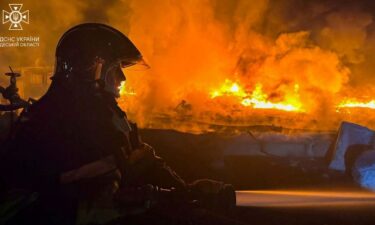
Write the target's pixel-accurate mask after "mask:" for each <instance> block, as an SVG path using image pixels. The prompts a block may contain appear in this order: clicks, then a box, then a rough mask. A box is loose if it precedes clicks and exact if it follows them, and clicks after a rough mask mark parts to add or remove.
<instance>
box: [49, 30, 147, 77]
mask: <svg viewBox="0 0 375 225" xmlns="http://www.w3.org/2000/svg"><path fill="white" fill-rule="evenodd" d="M97 60H101V61H102V62H103V67H102V68H101V71H100V74H99V76H97V77H96V78H95V77H94V76H93V74H92V73H91V72H92V68H93V65H94V64H95V62H97ZM135 64H143V65H146V66H147V64H145V63H144V61H143V58H142V55H141V53H140V52H139V50H138V49H137V47H135V45H134V44H133V43H132V42H131V41H130V40H129V38H127V37H126V36H125V35H124V34H123V33H121V32H120V31H118V30H116V29H114V28H113V27H110V26H108V25H105V24H100V23H84V24H80V25H77V26H75V27H73V28H71V29H69V30H68V31H67V32H65V33H64V35H63V36H62V37H61V38H60V41H59V43H58V45H57V48H56V68H55V75H54V76H53V79H58V80H61V79H62V80H65V79H68V78H71V77H72V78H78V80H83V81H87V80H89V81H90V80H91V81H92V80H95V79H101V80H102V81H104V82H106V80H111V79H109V78H108V77H106V76H107V74H109V73H113V71H116V70H117V71H118V70H121V67H122V68H124V67H128V66H132V65H135ZM118 65H119V67H118V68H116V67H117V66H118Z"/></svg>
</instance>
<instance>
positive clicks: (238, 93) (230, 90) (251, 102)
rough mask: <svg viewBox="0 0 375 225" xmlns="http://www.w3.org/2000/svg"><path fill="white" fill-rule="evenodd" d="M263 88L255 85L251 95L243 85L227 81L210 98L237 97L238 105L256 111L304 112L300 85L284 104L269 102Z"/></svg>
mask: <svg viewBox="0 0 375 225" xmlns="http://www.w3.org/2000/svg"><path fill="white" fill-rule="evenodd" d="M262 88H263V87H262V84H260V83H258V84H256V85H255V89H254V90H253V91H252V92H251V93H248V92H246V91H245V90H244V88H243V86H242V85H240V84H238V83H236V82H232V81H230V80H228V79H227V80H225V82H224V84H223V85H222V86H221V87H220V88H218V89H216V90H213V91H211V93H210V96H211V98H212V99H214V98H216V97H220V96H233V97H237V99H238V103H240V104H242V105H243V106H245V107H252V108H254V109H277V110H284V111H294V112H303V111H304V110H303V107H302V103H301V102H300V99H299V95H298V91H299V85H298V84H295V85H294V92H295V95H294V96H290V97H289V98H284V100H283V101H282V102H272V101H270V100H268V99H269V97H268V95H267V94H266V93H264V92H263V89H262Z"/></svg>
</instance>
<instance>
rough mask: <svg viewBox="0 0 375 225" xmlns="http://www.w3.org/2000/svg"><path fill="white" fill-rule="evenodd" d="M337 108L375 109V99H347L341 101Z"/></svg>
mask: <svg viewBox="0 0 375 225" xmlns="http://www.w3.org/2000/svg"><path fill="white" fill-rule="evenodd" d="M337 108H369V109H375V100H371V101H369V102H360V101H356V100H351V99H347V100H345V101H343V102H341V103H340V104H339V105H338V106H337Z"/></svg>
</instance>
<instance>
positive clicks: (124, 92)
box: [118, 81, 137, 96]
mask: <svg viewBox="0 0 375 225" xmlns="http://www.w3.org/2000/svg"><path fill="white" fill-rule="evenodd" d="M125 83H126V82H125V81H121V84H120V86H119V87H118V89H119V92H120V95H121V96H129V95H130V96H135V95H137V94H136V93H135V91H134V90H133V89H130V88H129V87H128V85H126V86H125Z"/></svg>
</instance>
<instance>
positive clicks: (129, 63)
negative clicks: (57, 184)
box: [120, 57, 150, 71]
mask: <svg viewBox="0 0 375 225" xmlns="http://www.w3.org/2000/svg"><path fill="white" fill-rule="evenodd" d="M120 65H121V68H123V69H124V68H127V70H131V71H143V70H147V69H149V68H150V66H149V65H148V64H147V62H146V61H145V60H144V58H143V57H141V58H139V59H136V60H135V59H121V60H120Z"/></svg>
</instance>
